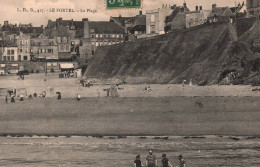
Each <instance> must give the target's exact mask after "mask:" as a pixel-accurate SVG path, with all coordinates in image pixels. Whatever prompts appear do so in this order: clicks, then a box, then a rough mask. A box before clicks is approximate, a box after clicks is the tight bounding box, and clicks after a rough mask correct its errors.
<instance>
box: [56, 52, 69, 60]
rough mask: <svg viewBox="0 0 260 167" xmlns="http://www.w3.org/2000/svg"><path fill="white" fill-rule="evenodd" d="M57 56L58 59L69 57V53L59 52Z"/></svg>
mask: <svg viewBox="0 0 260 167" xmlns="http://www.w3.org/2000/svg"><path fill="white" fill-rule="evenodd" d="M58 58H59V59H71V54H70V52H59V53H58Z"/></svg>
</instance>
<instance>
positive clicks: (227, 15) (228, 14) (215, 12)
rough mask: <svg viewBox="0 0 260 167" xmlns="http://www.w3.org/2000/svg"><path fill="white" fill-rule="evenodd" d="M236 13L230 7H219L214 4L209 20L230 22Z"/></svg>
mask: <svg viewBox="0 0 260 167" xmlns="http://www.w3.org/2000/svg"><path fill="white" fill-rule="evenodd" d="M234 15H235V14H234V13H233V12H232V10H231V9H230V8H229V7H217V5H216V4H213V5H212V11H211V13H210V14H209V16H208V20H209V21H210V22H228V21H229V20H230V19H231V18H232V17H234Z"/></svg>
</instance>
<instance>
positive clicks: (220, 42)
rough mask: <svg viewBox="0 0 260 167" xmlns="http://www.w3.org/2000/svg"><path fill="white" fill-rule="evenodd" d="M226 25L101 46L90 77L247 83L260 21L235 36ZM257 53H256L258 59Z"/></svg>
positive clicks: (255, 64)
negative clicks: (238, 35)
mask: <svg viewBox="0 0 260 167" xmlns="http://www.w3.org/2000/svg"><path fill="white" fill-rule="evenodd" d="M232 31H234V29H231V28H230V26H228V25H227V24H212V25H203V26H200V27H196V28H193V29H189V30H185V31H180V32H176V33H170V34H165V35H163V36H158V37H155V38H151V39H146V40H138V41H136V42H128V43H123V44H119V45H114V46H105V47H101V48H99V49H98V50H97V52H96V53H95V56H94V58H93V59H92V60H91V61H90V64H89V66H88V68H87V70H86V73H85V75H86V76H88V77H103V78H104V77H116V78H121V79H122V78H123V79H125V80H126V81H127V82H135V83H138V82H139V83H141V82H146V83H181V82H182V81H183V80H187V81H189V80H192V81H193V83H200V82H202V81H206V83H207V84H216V83H223V84H230V83H239V84H240V83H246V81H247V82H248V81H249V79H248V78H250V77H252V76H251V75H256V74H257V72H258V71H259V65H260V56H259V53H260V49H259V38H260V28H259V24H257V23H256V24H254V26H253V27H251V29H249V30H248V29H247V31H246V32H243V34H241V32H240V37H239V38H238V37H236V38H238V40H236V41H234V32H232ZM258 57H259V58H258Z"/></svg>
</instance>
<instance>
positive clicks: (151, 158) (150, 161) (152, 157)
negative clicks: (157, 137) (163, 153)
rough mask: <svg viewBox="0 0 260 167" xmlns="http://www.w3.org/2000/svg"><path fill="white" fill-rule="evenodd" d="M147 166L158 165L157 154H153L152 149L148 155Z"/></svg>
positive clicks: (154, 166) (153, 166)
mask: <svg viewBox="0 0 260 167" xmlns="http://www.w3.org/2000/svg"><path fill="white" fill-rule="evenodd" d="M146 166H147V167H156V166H157V159H156V156H155V155H153V151H152V150H150V151H149V154H148V155H147V157H146Z"/></svg>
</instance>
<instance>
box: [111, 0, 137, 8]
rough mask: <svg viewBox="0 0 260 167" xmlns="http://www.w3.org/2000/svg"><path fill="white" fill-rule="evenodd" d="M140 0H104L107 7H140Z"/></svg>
mask: <svg viewBox="0 0 260 167" xmlns="http://www.w3.org/2000/svg"><path fill="white" fill-rule="evenodd" d="M141 1H142V0H106V7H107V9H120V8H141V4H142V3H141Z"/></svg>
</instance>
